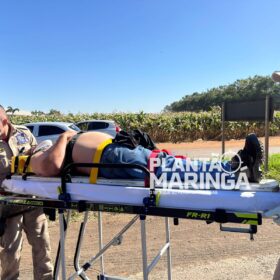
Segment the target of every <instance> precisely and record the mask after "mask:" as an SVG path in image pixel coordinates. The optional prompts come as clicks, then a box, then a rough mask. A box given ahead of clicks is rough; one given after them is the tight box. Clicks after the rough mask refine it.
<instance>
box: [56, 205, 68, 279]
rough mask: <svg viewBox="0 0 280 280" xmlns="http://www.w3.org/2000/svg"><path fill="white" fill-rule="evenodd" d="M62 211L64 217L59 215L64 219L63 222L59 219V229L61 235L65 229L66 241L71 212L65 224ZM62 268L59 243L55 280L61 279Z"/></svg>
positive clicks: (64, 236) (59, 245)
mask: <svg viewBox="0 0 280 280" xmlns="http://www.w3.org/2000/svg"><path fill="white" fill-rule="evenodd" d="M61 211H62V216H60V213H59V218H62V219H61V220H62V222H61V220H60V219H59V228H60V235H61V231H62V228H63V232H64V234H63V239H64V240H65V238H66V234H67V228H68V224H69V221H70V216H71V210H67V216H66V221H65V222H64V215H63V210H62V209H61ZM60 266H61V244H60V241H59V244H58V249H57V254H56V263H55V267H54V279H55V280H57V279H59V270H60Z"/></svg>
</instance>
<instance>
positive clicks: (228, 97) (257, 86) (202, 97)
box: [164, 76, 280, 112]
mask: <svg viewBox="0 0 280 280" xmlns="http://www.w3.org/2000/svg"><path fill="white" fill-rule="evenodd" d="M266 95H271V96H273V97H279V98H280V85H279V84H277V83H275V82H273V81H272V79H271V78H270V77H269V76H254V77H249V78H247V79H241V80H236V81H235V82H234V83H232V84H229V85H224V86H219V87H215V88H211V89H209V90H207V91H205V92H194V93H192V94H191V95H185V96H184V97H183V98H181V100H179V101H175V102H173V103H171V104H170V105H167V106H165V108H164V111H169V112H183V111H190V112H199V111H208V110H210V109H211V108H212V107H214V106H220V105H221V104H222V103H223V102H224V101H234V100H250V99H258V98H262V97H264V96H266ZM275 109H276V110H279V109H280V102H275Z"/></svg>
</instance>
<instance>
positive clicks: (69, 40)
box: [0, 0, 280, 113]
mask: <svg viewBox="0 0 280 280" xmlns="http://www.w3.org/2000/svg"><path fill="white" fill-rule="evenodd" d="M279 11H280V1H279V0H266V1H263V0H211V1H209V0H98V1H97V0H79V1H78V0H59V1H58V0H32V1H31V0H17V1H15V0H6V1H1V2H0V104H3V105H4V106H12V107H19V108H21V109H24V110H35V109H37V110H43V111H48V110H49V109H51V108H55V109H58V110H61V111H62V112H65V113H68V112H73V113H77V112H88V113H90V112H114V111H123V112H139V111H140V110H143V111H144V112H159V111H161V110H162V109H163V108H164V106H165V105H168V104H170V103H171V102H173V101H177V100H179V99H180V98H181V97H183V96H184V95H186V94H191V93H193V92H194V91H198V92H200V91H204V90H207V89H210V88H212V87H215V86H219V85H226V84H229V83H231V82H234V81H235V80H236V79H242V78H247V77H249V76H254V75H271V73H272V72H273V71H274V70H277V69H280V27H279V21H280V17H279Z"/></svg>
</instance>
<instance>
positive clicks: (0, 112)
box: [0, 106, 53, 280]
mask: <svg viewBox="0 0 280 280" xmlns="http://www.w3.org/2000/svg"><path fill="white" fill-rule="evenodd" d="M36 144H37V143H36V139H35V138H34V136H33V135H32V133H31V132H30V131H29V130H28V128H26V127H25V126H14V125H12V124H11V123H10V121H9V119H8V117H7V115H6V112H5V110H4V108H3V107H2V106H0V186H1V184H2V181H3V180H4V179H5V177H6V175H8V174H9V172H10V160H11V157H12V156H16V155H18V154H20V153H28V152H30V149H31V148H32V147H33V146H35V145H36ZM1 191H2V189H1ZM0 209H1V210H0V211H1V213H2V217H4V218H5V217H7V218H6V220H5V230H4V234H3V235H2V236H1V237H0V245H1V247H2V250H1V252H0V261H1V267H2V270H1V279H3V280H16V279H19V263H20V253H21V249H22V242H23V237H22V230H24V231H25V233H26V236H27V239H28V242H29V244H30V245H31V246H32V258H33V275H34V279H35V280H51V279H52V278H53V277H52V274H53V266H52V262H51V255H50V240H49V232H48V224H47V219H46V216H45V214H44V213H43V209H42V208H34V209H30V208H29V207H27V206H16V207H15V206H11V205H10V206H1V208H0ZM16 213H20V214H18V215H15V214H16ZM9 215H12V217H11V218H8V216H9Z"/></svg>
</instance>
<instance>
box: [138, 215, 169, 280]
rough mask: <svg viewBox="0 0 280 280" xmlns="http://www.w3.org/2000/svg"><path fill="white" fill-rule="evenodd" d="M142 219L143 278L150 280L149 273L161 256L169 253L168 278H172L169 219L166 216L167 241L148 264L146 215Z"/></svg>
mask: <svg viewBox="0 0 280 280" xmlns="http://www.w3.org/2000/svg"><path fill="white" fill-rule="evenodd" d="M140 221H141V242H142V262H143V279H144V280H148V279H149V274H150V273H151V272H152V270H153V268H154V267H155V266H156V265H157V263H158V262H159V260H160V259H161V257H162V256H163V255H164V254H165V253H167V274H168V280H171V279H172V273H171V250H170V227H169V219H168V218H167V217H166V218H165V234H166V243H165V245H164V246H163V247H162V248H161V250H160V251H159V253H158V254H157V255H156V257H155V258H154V259H153V260H152V262H151V263H150V264H149V265H148V257H147V239H146V216H144V215H142V216H140Z"/></svg>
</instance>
